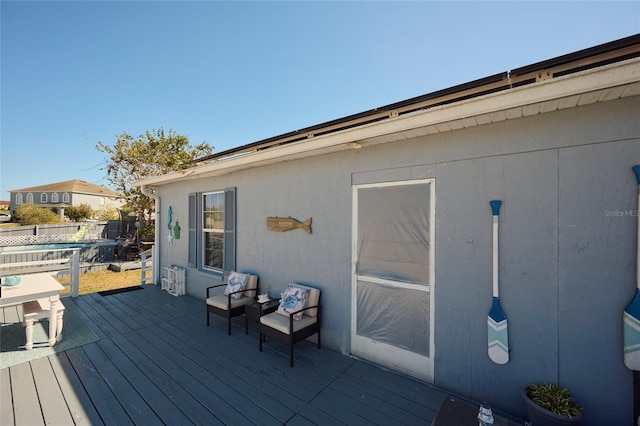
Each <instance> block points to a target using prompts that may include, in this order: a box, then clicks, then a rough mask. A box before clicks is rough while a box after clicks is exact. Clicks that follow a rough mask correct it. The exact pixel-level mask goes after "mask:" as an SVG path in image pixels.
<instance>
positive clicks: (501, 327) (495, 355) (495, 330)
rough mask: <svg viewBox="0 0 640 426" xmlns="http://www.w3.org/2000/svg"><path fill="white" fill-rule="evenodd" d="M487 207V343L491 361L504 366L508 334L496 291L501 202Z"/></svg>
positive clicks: (492, 201) (493, 201)
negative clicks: (490, 295) (490, 249)
mask: <svg viewBox="0 0 640 426" xmlns="http://www.w3.org/2000/svg"><path fill="white" fill-rule="evenodd" d="M489 205H490V206H491V211H492V212H493V302H492V304H491V310H490V311H489V315H488V317H487V343H488V351H489V358H491V361H493V362H495V363H496V364H506V363H507V362H509V333H508V329H507V317H506V316H505V314H504V312H503V311H502V307H501V306H500V294H499V289H498V224H499V222H500V206H501V205H502V201H500V200H491V201H490V202H489Z"/></svg>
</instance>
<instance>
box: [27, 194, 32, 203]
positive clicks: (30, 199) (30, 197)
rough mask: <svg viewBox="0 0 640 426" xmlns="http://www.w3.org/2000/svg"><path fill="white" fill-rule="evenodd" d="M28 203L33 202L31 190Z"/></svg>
mask: <svg viewBox="0 0 640 426" xmlns="http://www.w3.org/2000/svg"><path fill="white" fill-rule="evenodd" d="M27 203H33V194H32V193H30V192H29V193H28V194H27Z"/></svg>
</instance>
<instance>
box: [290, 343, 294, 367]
mask: <svg viewBox="0 0 640 426" xmlns="http://www.w3.org/2000/svg"><path fill="white" fill-rule="evenodd" d="M289 367H293V342H291V343H289Z"/></svg>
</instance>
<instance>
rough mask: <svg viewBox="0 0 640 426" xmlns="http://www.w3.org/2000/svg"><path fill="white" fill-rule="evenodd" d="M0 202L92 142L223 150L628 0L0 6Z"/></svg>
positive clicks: (68, 170)
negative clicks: (160, 141) (163, 142)
mask: <svg viewBox="0 0 640 426" xmlns="http://www.w3.org/2000/svg"><path fill="white" fill-rule="evenodd" d="M0 14H1V15H0V16H1V18H0V19H1V22H0V24H1V30H0V36H1V46H0V47H1V53H0V55H1V57H0V59H1V79H0V82H1V87H0V101H1V104H0V107H1V112H0V114H1V116H0V118H1V122H0V126H1V127H0V138H1V139H0V169H1V170H0V199H3V200H8V199H9V194H8V191H9V190H13V189H19V188H24V187H29V186H35V185H43V184H47V183H53V182H59V181H64V180H69V179H82V180H86V181H88V182H92V183H95V184H98V185H103V186H107V187H108V186H109V184H108V181H107V179H106V173H105V170H104V169H103V166H104V163H105V158H104V154H102V153H100V152H98V151H97V150H96V149H95V146H96V143H97V142H98V141H101V142H103V143H105V144H108V145H113V144H114V143H115V140H116V135H118V134H122V133H123V132H127V133H129V134H131V135H134V136H137V135H139V134H141V133H144V132H145V131H147V130H152V129H158V128H160V127H164V128H165V130H168V129H174V130H175V131H176V132H177V133H178V134H183V135H186V136H188V137H189V140H190V141H191V143H193V144H196V143H200V142H202V141H206V142H208V143H209V144H211V145H213V146H214V147H215V151H218V152H219V151H223V150H225V149H229V148H232V147H235V146H240V145H244V144H248V143H251V142H255V141H258V140H260V139H264V138H268V137H271V136H276V135H279V134H282V133H286V132H289V131H294V130H298V129H300V128H304V127H307V126H311V125H314V124H318V123H322V122H325V121H329V120H333V119H336V118H340V117H344V116H346V115H350V114H355V113H358V112H362V111H366V110H369V109H373V108H376V107H380V106H383V105H387V104H390V103H393V102H398V101H401V100H404V99H408V98H411V97H414V96H419V95H422V94H426V93H430V92H433V91H436V90H440V89H445V88H448V87H451V86H454V85H457V84H461V83H466V82H469V81H472V80H476V79H479V78H482V77H486V76H489V75H493V74H496V73H500V72H504V71H508V70H510V69H514V68H518V67H521V66H524V65H529V64H532V63H535V62H538V61H542V60H546V59H550V58H553V57H556V56H560V55H563V54H566V53H571V52H574V51H577V50H580V49H584V48H588V47H592V46H595V45H598V44H602V43H606V42H609V41H613V40H617V39H619V38H623V37H626V36H630V35H633V34H637V33H640V1H626V2H593V1H590V2H580V1H570V2H540V1H535V2H506V1H503V2H463V1H458V2H432V1H420V2H399V1H394V2H365V1H352V2H306V1H289V2H269V1H258V2H243V1H238V2H218V1H199V2H184V1H181V2H169V1H139V2H129V1H112V2H100V1H72V2H59V1H44V2H33V1H19V2H13V1H6V0H3V1H2V2H0Z"/></svg>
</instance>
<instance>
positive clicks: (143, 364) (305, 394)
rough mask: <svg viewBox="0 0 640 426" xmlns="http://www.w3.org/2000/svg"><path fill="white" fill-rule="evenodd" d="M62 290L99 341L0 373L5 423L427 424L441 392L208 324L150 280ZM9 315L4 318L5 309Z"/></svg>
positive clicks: (308, 345) (240, 325) (200, 306)
mask: <svg viewBox="0 0 640 426" xmlns="http://www.w3.org/2000/svg"><path fill="white" fill-rule="evenodd" d="M144 287H145V288H144V289H143V290H139V291H131V292H126V293H119V294H113V295H109V296H104V297H103V296H100V295H98V294H90V295H83V296H80V297H77V298H66V299H65V307H66V308H67V309H68V310H70V311H73V312H74V313H76V314H77V315H78V316H79V317H80V318H82V319H83V320H84V321H85V322H86V323H87V325H88V326H89V327H90V328H91V329H92V330H93V331H94V333H96V336H98V339H99V340H98V341H97V342H93V343H90V344H87V345H84V346H82V347H76V348H73V349H70V350H67V351H65V352H61V353H57V354H55V355H51V356H49V357H45V358H40V359H38V360H35V361H31V362H26V363H24V364H19V365H16V366H13V367H10V368H6V369H2V370H0V386H1V389H0V400H1V401H0V404H1V405H0V411H1V412H0V423H1V424H2V425H3V426H4V425H11V424H14V425H23V424H28V425H38V424H45V423H46V424H75V425H153V424H158V425H160V424H180V425H188V424H207V425H231V424H243V425H244V424H256V425H258V424H259V425H283V424H286V425H290V426H309V425H347V424H348V425H361V424H362V425H388V424H406V425H428V424H431V422H432V420H433V418H434V417H435V415H436V413H437V411H438V408H439V406H440V403H441V402H442V400H443V398H444V397H445V395H446V393H445V392H444V391H442V390H441V389H438V388H436V387H433V386H431V385H429V384H426V383H424V382H421V381H419V380H414V379H412V378H410V377H407V376H404V375H402V374H398V373H395V372H392V371H387V370H384V369H381V368H378V367H377V366H375V365H372V364H369V363H367V362H364V361H361V360H358V359H356V358H353V357H348V356H344V355H341V354H339V353H337V352H335V351H333V350H331V349H328V348H325V347H323V348H322V349H318V348H317V347H316V344H315V340H314V339H315V337H312V338H311V340H309V341H305V342H300V343H298V344H296V345H295V348H294V351H295V355H294V356H295V367H294V368H290V367H289V359H288V357H289V354H288V349H287V348H286V347H285V346H283V345H281V344H280V343H277V342H275V341H273V340H272V339H267V341H266V342H265V344H264V347H263V351H262V352H259V351H258V332H257V327H256V325H255V324H252V325H250V327H249V334H248V335H247V334H245V329H244V318H243V317H238V318H234V320H233V321H232V334H231V336H228V335H227V327H226V325H227V324H226V319H224V318H222V317H219V316H216V315H211V325H210V326H209V327H207V325H206V321H205V312H206V310H205V305H204V301H202V300H200V299H196V298H193V297H190V296H182V297H174V296H171V295H168V294H167V293H166V292H163V291H161V290H160V289H159V288H158V287H157V286H154V285H146V286H144ZM8 316H9V317H10V318H12V317H13V316H15V315H13V314H12V313H9V314H8Z"/></svg>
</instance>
